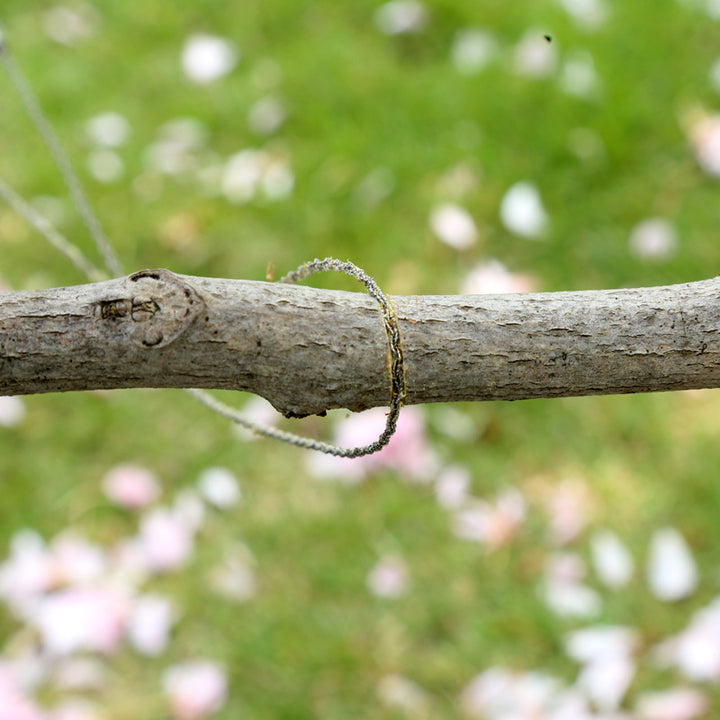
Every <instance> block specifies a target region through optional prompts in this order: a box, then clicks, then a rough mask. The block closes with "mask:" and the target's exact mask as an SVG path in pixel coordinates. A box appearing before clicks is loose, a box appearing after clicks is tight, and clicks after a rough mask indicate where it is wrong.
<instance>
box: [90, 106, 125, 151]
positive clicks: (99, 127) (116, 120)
mask: <svg viewBox="0 0 720 720" xmlns="http://www.w3.org/2000/svg"><path fill="white" fill-rule="evenodd" d="M85 132H86V133H87V134H88V137H89V138H90V140H91V141H92V142H93V143H95V145H100V146H101V147H109V148H115V147H120V146H121V145H124V144H125V142H127V139H128V136H129V135H130V123H129V122H128V121H127V118H125V117H124V116H123V115H121V114H120V113H117V112H105V113H100V114H99V115H95V116H93V117H91V118H90V119H89V120H88V121H87V123H86V124H85Z"/></svg>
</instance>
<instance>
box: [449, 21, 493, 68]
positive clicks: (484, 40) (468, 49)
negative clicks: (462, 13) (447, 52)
mask: <svg viewBox="0 0 720 720" xmlns="http://www.w3.org/2000/svg"><path fill="white" fill-rule="evenodd" d="M497 51H498V42H497V40H496V39H495V37H494V36H493V35H491V34H490V33H489V32H487V31H486V30H480V29H478V28H466V29H464V30H460V31H459V32H458V33H457V34H456V35H455V39H454V40H453V44H452V49H451V54H452V61H453V65H455V69H456V70H457V71H458V72H459V73H462V74H463V75H471V74H473V73H476V72H479V71H480V70H482V69H483V68H484V67H485V66H486V65H487V64H488V63H490V62H491V61H492V60H493V58H494V57H495V56H496V55H497Z"/></svg>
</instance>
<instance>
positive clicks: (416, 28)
mask: <svg viewBox="0 0 720 720" xmlns="http://www.w3.org/2000/svg"><path fill="white" fill-rule="evenodd" d="M427 19H428V17H427V10H426V8H425V5H423V3H421V2H419V0H390V2H386V3H385V4H384V5H381V6H380V7H379V8H378V9H377V10H376V11H375V25H376V26H377V28H378V30H380V32H381V33H383V35H403V34H407V33H417V32H420V31H421V30H422V29H423V28H424V27H425V25H426V23H427Z"/></svg>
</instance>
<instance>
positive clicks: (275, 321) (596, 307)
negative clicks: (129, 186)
mask: <svg viewBox="0 0 720 720" xmlns="http://www.w3.org/2000/svg"><path fill="white" fill-rule="evenodd" d="M391 300H392V302H393V304H394V306H395V308H396V311H397V316H398V321H399V325H400V331H401V334H402V343H403V348H404V355H405V367H406V380H407V389H408V395H407V403H408V404H417V403H430V402H441V401H443V402H446V401H458V400H517V399H521V398H539V397H560V396H570V395H596V394H611V393H634V392H650V391H657V390H680V389H690V388H711V387H720V335H719V334H718V333H719V330H720V279H713V280H705V281H702V282H693V283H687V284H683V285H671V286H666V287H653V288H638V289H628V290H602V291H587V292H561V293H537V294H528V295H495V296H491V295H452V296H433V295H427V296H405V297H403V296H395V297H392V298H391ZM387 366H388V350H387V340H386V337H385V332H384V329H383V326H382V323H381V318H380V313H379V311H378V307H377V304H376V302H375V300H374V299H373V298H371V297H370V296H368V295H366V294H363V293H349V292H341V291H332V290H318V289H316V288H312V287H299V286H294V285H286V284H279V283H266V282H252V281H245V280H224V279H217V278H200V277H190V276H184V275H175V274H173V273H171V272H169V271H167V270H146V271H142V272H140V273H135V274H134V275H131V276H129V277H127V278H119V279H115V280H109V281H107V282H100V283H93V284H89V285H80V286H76V287H67V288H55V289H51V290H42V291H24V292H7V293H0V395H22V394H30V393H43V392H57V391H69V390H91V389H99V388H128V387H155V388H160V387H164V388H166V387H175V388H185V387H197V388H222V389H232V390H245V391H250V392H253V393H256V394H258V395H262V396H263V397H265V398H267V399H268V400H269V401H270V402H271V403H272V404H273V405H274V406H275V407H276V408H277V409H278V410H280V411H281V412H283V413H284V414H286V415H288V416H302V415H308V414H312V413H319V412H322V411H324V410H327V409H330V408H336V407H344V408H348V409H351V410H362V409H365V408H369V407H376V406H382V405H386V404H387V402H388V399H389V378H388V367H387Z"/></svg>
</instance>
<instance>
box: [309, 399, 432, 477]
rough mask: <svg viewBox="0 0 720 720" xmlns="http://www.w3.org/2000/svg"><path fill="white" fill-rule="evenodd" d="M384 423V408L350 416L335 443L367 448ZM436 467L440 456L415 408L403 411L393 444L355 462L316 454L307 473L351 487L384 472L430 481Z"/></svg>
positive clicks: (343, 445) (337, 430)
mask: <svg viewBox="0 0 720 720" xmlns="http://www.w3.org/2000/svg"><path fill="white" fill-rule="evenodd" d="M385 420H386V411H385V410H384V409H383V408H375V409H373V410H367V411H365V412H362V413H357V414H355V415H350V416H349V417H347V418H345V419H344V420H343V421H341V422H340V423H338V426H337V429H336V432H335V442H336V444H338V445H340V446H341V447H354V446H358V445H368V444H370V443H371V442H373V441H375V440H377V438H378V436H379V435H380V433H381V432H382V430H383V428H384V426H385ZM437 467H438V460H437V456H436V455H435V452H434V450H433V449H432V448H431V446H430V443H429V441H428V438H427V435H426V432H425V416H424V414H423V412H422V411H421V410H420V409H419V408H416V407H406V408H403V410H402V412H401V413H400V418H399V420H398V424H397V431H396V432H395V435H393V437H392V438H391V440H390V443H389V444H388V445H387V446H386V447H384V448H383V449H382V450H380V451H379V452H377V453H374V454H373V455H367V456H365V457H361V458H357V459H354V460H350V459H347V458H336V457H332V456H330V455H322V454H320V453H316V452H313V453H311V454H309V455H308V470H309V471H310V473H311V474H313V475H314V476H315V477H319V478H332V477H335V478H340V479H342V480H343V481H345V482H349V483H353V482H359V481H360V480H362V479H363V478H364V477H365V476H366V475H369V474H371V473H373V472H379V471H381V470H385V469H387V470H393V471H395V472H397V473H398V474H399V475H400V476H402V477H405V478H407V479H409V480H416V481H428V480H430V479H431V478H432V477H433V475H434V474H435V473H436V471H437Z"/></svg>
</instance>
